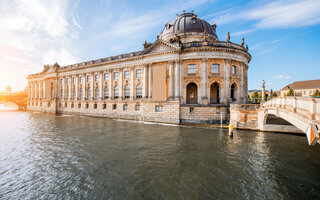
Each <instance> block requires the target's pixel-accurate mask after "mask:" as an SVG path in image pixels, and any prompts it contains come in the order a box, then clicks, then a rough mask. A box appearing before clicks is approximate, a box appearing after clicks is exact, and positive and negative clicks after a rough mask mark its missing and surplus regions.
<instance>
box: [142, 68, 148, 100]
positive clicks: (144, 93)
mask: <svg viewBox="0 0 320 200" xmlns="http://www.w3.org/2000/svg"><path fill="white" fill-rule="evenodd" d="M147 67H148V66H147V64H143V77H142V82H143V87H142V97H143V98H144V99H146V98H148V73H147Z"/></svg>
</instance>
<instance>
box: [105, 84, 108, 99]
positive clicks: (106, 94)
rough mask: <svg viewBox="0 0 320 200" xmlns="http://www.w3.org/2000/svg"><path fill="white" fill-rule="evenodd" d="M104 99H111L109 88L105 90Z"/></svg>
mask: <svg viewBox="0 0 320 200" xmlns="http://www.w3.org/2000/svg"><path fill="white" fill-rule="evenodd" d="M104 98H106V99H107V98H109V88H108V86H106V87H105V88H104Z"/></svg>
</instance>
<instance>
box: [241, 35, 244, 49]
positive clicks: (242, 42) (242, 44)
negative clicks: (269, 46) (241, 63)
mask: <svg viewBox="0 0 320 200" xmlns="http://www.w3.org/2000/svg"><path fill="white" fill-rule="evenodd" d="M240 45H241V46H242V47H243V46H244V37H243V38H242V41H241V44H240Z"/></svg>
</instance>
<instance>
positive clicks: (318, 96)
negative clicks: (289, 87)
mask: <svg viewBox="0 0 320 200" xmlns="http://www.w3.org/2000/svg"><path fill="white" fill-rule="evenodd" d="M312 96H313V97H317V98H320V91H319V90H318V89H317V90H316V91H315V92H314V93H313V95H312Z"/></svg>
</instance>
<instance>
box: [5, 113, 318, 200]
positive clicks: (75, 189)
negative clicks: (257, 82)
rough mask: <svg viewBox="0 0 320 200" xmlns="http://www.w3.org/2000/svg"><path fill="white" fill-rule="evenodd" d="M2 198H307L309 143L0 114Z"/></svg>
mask: <svg viewBox="0 0 320 200" xmlns="http://www.w3.org/2000/svg"><path fill="white" fill-rule="evenodd" d="M0 144H1V145H0V199H108V198H110V199H308V198H309V199H310V198H317V197H318V196H319V195H320V186H319V181H320V170H319V169H320V159H315V158H319V156H318V155H319V150H320V148H319V145H318V146H313V147H309V146H308V145H307V141H306V138H305V137H300V136H294V135H284V134H272V133H261V132H254V131H235V134H234V137H233V138H230V137H229V136H228V133H227V130H220V129H206V128H195V127H183V126H166V125H159V124H152V123H151V124H150V123H141V122H134V121H121V120H110V119H105V118H90V117H79V116H71V115H60V116H55V115H48V114H40V113H26V112H1V113H0Z"/></svg>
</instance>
